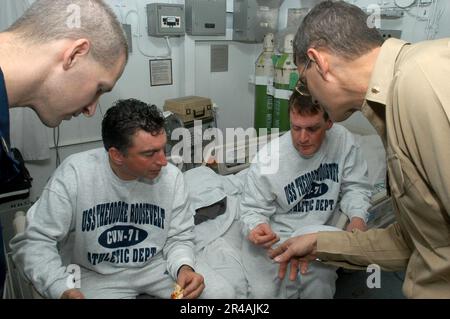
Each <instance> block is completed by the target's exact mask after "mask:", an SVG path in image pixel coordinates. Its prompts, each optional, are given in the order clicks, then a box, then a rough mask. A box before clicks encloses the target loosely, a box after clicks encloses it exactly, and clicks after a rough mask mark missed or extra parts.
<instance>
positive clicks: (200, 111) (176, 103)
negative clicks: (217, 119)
mask: <svg viewBox="0 0 450 319" xmlns="http://www.w3.org/2000/svg"><path fill="white" fill-rule="evenodd" d="M164 111H171V112H173V113H175V114H177V115H178V116H179V117H180V118H181V120H182V121H183V122H184V123H187V122H192V121H194V120H203V119H206V118H210V117H212V116H213V112H212V102H211V99H209V98H206V97H200V96H185V97H180V98H177V99H170V100H166V102H165V103H164Z"/></svg>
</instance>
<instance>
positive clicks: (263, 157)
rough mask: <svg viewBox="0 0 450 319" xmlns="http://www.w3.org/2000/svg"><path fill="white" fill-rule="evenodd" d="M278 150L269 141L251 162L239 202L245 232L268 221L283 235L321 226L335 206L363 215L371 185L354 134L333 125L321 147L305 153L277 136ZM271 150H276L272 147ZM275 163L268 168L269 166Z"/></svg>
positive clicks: (285, 137)
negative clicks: (303, 228)
mask: <svg viewBox="0 0 450 319" xmlns="http://www.w3.org/2000/svg"><path fill="white" fill-rule="evenodd" d="M277 142H279V151H276V148H274V147H273V143H276V142H274V141H272V142H270V143H269V144H267V145H266V146H265V147H264V148H263V149H262V150H261V151H260V152H259V153H258V157H257V159H256V160H255V161H254V163H253V164H252V165H251V166H250V169H249V172H248V176H247V182H246V186H245V188H244V193H243V197H242V201H241V204H240V211H241V221H242V222H243V226H244V229H243V231H244V235H245V236H247V235H248V233H249V231H250V230H252V229H253V228H255V227H256V226H257V225H259V224H262V223H268V224H270V226H271V227H272V230H273V231H274V232H276V233H277V234H278V235H280V237H281V238H282V239H286V238H288V237H290V236H291V234H292V233H293V232H294V231H295V230H297V229H299V228H300V227H304V226H310V225H324V224H326V223H327V222H329V221H330V220H331V218H332V217H333V216H332V215H333V214H335V213H336V212H338V210H339V208H341V210H342V211H343V212H344V213H345V214H346V215H347V216H348V217H349V218H350V219H351V218H353V217H360V218H362V219H364V220H367V209H368V208H369V207H370V202H369V200H370V195H371V186H370V184H369V183H368V178H367V176H368V173H367V165H366V162H365V160H364V159H363V157H362V155H361V152H360V148H359V145H357V143H356V142H355V139H354V136H353V135H352V134H351V133H350V132H349V131H348V130H347V129H346V128H344V127H343V126H341V125H338V124H334V125H333V127H332V128H331V129H330V130H328V131H327V133H326V137H325V139H324V141H323V143H322V146H321V147H320V149H319V150H318V152H317V153H315V154H314V155H313V156H312V157H309V158H305V157H302V156H301V155H300V153H299V152H298V151H297V150H296V149H295V147H294V145H293V144H292V136H291V132H287V133H286V134H284V135H283V136H281V137H280V138H279V139H278V140H277ZM273 149H275V150H273ZM276 164H278V166H279V168H278V170H277V171H276V172H272V173H267V172H268V170H267V169H265V168H267V167H275V166H276Z"/></svg>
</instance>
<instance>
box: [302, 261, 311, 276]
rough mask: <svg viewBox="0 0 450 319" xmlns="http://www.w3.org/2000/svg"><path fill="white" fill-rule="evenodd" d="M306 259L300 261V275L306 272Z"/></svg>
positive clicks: (307, 263)
mask: <svg viewBox="0 0 450 319" xmlns="http://www.w3.org/2000/svg"><path fill="white" fill-rule="evenodd" d="M308 265H309V262H308V261H300V273H301V274H302V275H304V274H306V273H307V272H308Z"/></svg>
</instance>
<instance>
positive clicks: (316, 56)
mask: <svg viewBox="0 0 450 319" xmlns="http://www.w3.org/2000/svg"><path fill="white" fill-rule="evenodd" d="M306 54H307V55H308V56H309V58H310V59H311V60H312V61H314V64H315V67H316V68H317V71H318V72H319V74H320V75H321V76H322V77H323V78H324V79H326V76H327V74H328V72H329V70H330V64H329V61H328V59H327V56H326V55H325V54H323V53H322V52H321V51H319V50H317V49H315V48H309V49H308V51H306Z"/></svg>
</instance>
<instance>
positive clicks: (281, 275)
mask: <svg viewBox="0 0 450 319" xmlns="http://www.w3.org/2000/svg"><path fill="white" fill-rule="evenodd" d="M287 265H288V263H287V262H284V263H281V264H280V268H279V269H278V278H280V279H283V278H284V276H285V275H286V269H287Z"/></svg>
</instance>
